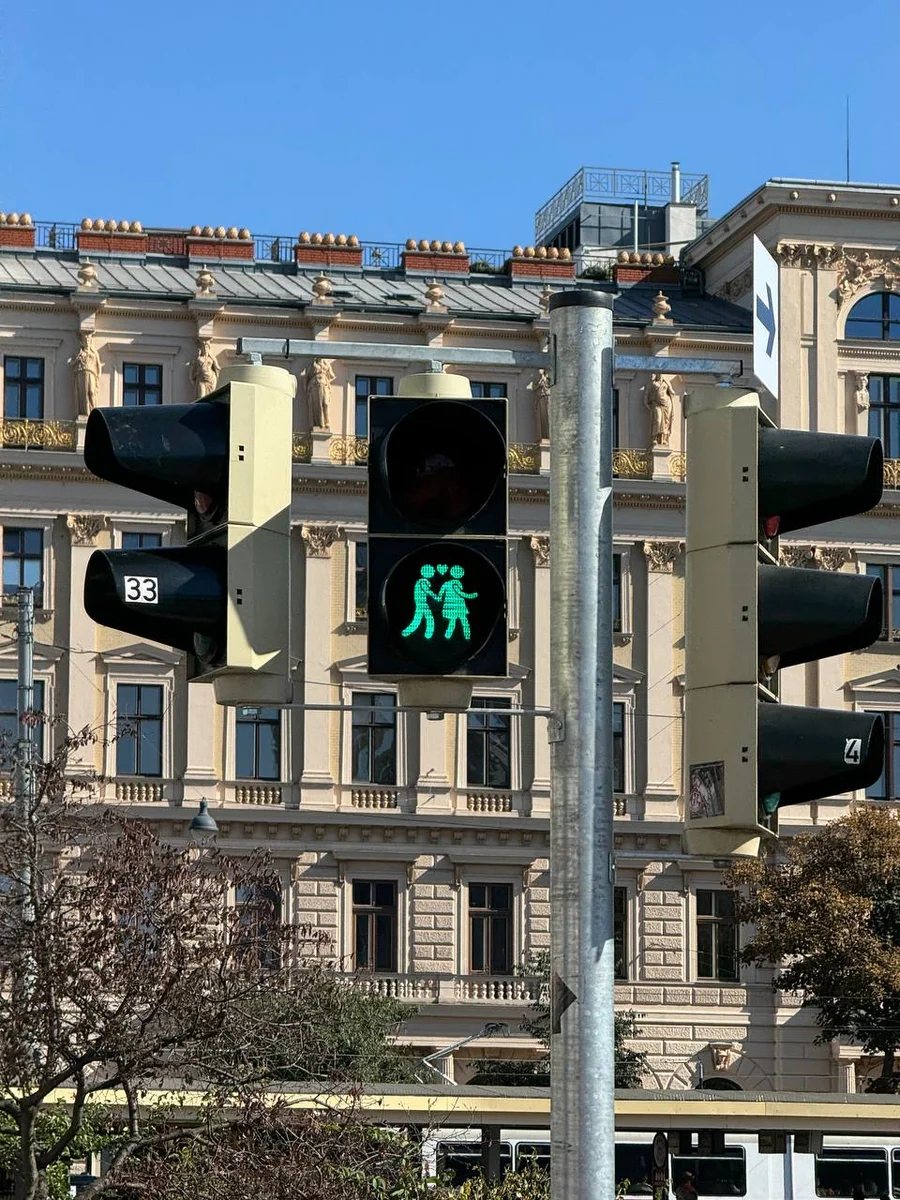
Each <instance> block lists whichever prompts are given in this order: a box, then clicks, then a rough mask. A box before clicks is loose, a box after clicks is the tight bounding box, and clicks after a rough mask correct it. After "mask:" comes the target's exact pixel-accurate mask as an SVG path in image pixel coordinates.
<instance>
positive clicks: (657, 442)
mask: <svg viewBox="0 0 900 1200" xmlns="http://www.w3.org/2000/svg"><path fill="white" fill-rule="evenodd" d="M644 404H645V405H646V407H647V409H648V410H649V413H650V444H651V445H652V446H668V444H669V439H670V438H671V436H672V416H673V413H674V412H675V393H674V392H673V391H672V385H671V384H670V383H669V381H668V380H667V379H663V377H662V375H654V376H653V378H652V379H651V380H650V382H649V383H648V384H647V388H646V391H645V394H644Z"/></svg>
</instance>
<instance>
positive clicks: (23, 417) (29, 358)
mask: <svg viewBox="0 0 900 1200" xmlns="http://www.w3.org/2000/svg"><path fill="white" fill-rule="evenodd" d="M14 360H15V361H17V362H18V363H19V364H20V370H21V364H27V363H29V362H39V363H40V364H41V370H40V378H39V380H38V383H39V384H40V410H41V411H40V416H37V417H30V416H28V414H27V413H23V412H18V413H15V414H10V413H8V412H7V397H6V391H7V386H8V384H9V383H10V380H9V378H8V377H7V373H6V364H7V363H8V362H12V361H14ZM26 371H27V366H26ZM19 380H20V381H21V380H24V382H25V391H26V393H27V387H28V382H29V381H28V376H27V374H26V375H24V376H22V375H20V376H19ZM17 386H18V387H19V389H20V396H19V408H20V409H21V407H22V402H23V396H22V394H21V391H22V387H21V382H20V383H18V384H17ZM24 399H25V403H26V404H27V395H26V396H25V397H24ZM46 413H47V359H46V357H45V356H44V355H37V354H21V353H19V354H6V353H4V355H3V415H2V419H3V420H4V421H44V420H46Z"/></svg>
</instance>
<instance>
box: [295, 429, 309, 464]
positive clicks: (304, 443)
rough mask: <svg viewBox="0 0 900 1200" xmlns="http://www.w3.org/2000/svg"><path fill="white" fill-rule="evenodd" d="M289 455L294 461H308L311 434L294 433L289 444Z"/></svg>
mask: <svg viewBox="0 0 900 1200" xmlns="http://www.w3.org/2000/svg"><path fill="white" fill-rule="evenodd" d="M291 457H292V458H293V460H294V462H302V463H308V462H310V461H311V459H312V434H311V433H295V434H294V438H293V442H292V444H291Z"/></svg>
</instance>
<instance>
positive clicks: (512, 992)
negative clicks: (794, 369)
mask: <svg viewBox="0 0 900 1200" xmlns="http://www.w3.org/2000/svg"><path fill="white" fill-rule="evenodd" d="M348 978H353V980H354V982H355V983H356V984H357V986H358V987H360V988H362V990H363V991H365V992H367V993H369V994H372V995H376V996H390V997H392V998H393V999H395V1000H409V1001H411V1002H412V1003H415V1004H514V1005H516V1006H517V1007H522V1006H526V1007H527V1006H528V1005H529V1004H531V1003H532V1001H533V1000H534V998H535V996H536V993H537V988H538V984H537V981H536V980H534V979H530V978H528V977H527V976H521V975H423V974H415V975H365V974H363V975H356V976H352V977H348Z"/></svg>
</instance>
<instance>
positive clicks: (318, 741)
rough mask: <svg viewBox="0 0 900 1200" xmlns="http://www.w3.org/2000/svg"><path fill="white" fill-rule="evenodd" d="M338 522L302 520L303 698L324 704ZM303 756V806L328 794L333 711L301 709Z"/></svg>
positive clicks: (328, 692)
mask: <svg viewBox="0 0 900 1200" xmlns="http://www.w3.org/2000/svg"><path fill="white" fill-rule="evenodd" d="M343 532H344V531H343V529H342V528H341V527H340V526H339V525H304V526H303V527H302V529H301V536H302V538H303V543H304V546H305V549H306V579H305V597H304V605H303V621H304V627H303V628H304V638H303V700H304V703H305V704H322V703H323V702H326V700H327V698H329V697H331V696H332V692H331V690H330V687H329V685H330V684H331V547H332V545H333V544H334V542H336V541H337V539H338V538H339V537H341V536H342V535H343ZM303 719H304V738H303V743H304V761H303V774H302V775H301V777H300V787H301V799H300V803H301V806H302V804H303V803H304V801H306V802H307V803H309V802H312V803H314V804H316V803H317V804H320V805H321V804H323V803H328V802H330V801H331V800H332V795H331V791H332V789H333V787H334V782H335V781H334V777H333V775H332V773H331V727H332V722H331V714H330V713H329V712H316V711H310V710H308V709H307V710H305V711H304V714H303Z"/></svg>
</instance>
